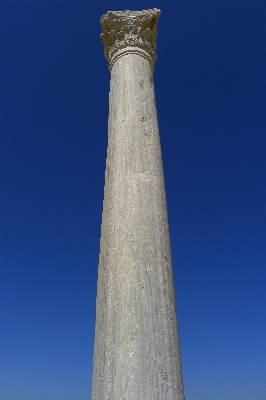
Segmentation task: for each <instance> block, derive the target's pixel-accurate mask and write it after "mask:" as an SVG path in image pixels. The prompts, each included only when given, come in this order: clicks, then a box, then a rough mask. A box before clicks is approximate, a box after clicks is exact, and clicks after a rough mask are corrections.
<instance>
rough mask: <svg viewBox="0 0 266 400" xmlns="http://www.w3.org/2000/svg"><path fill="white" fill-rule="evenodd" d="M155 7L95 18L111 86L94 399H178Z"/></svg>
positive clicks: (179, 374) (181, 393)
mask: <svg viewBox="0 0 266 400" xmlns="http://www.w3.org/2000/svg"><path fill="white" fill-rule="evenodd" d="M159 15H160V10H158V9H152V10H147V11H139V12H137V11H123V12H108V13H107V14H105V15H104V16H103V17H102V18H101V25H102V28H103V33H102V35H101V40H102V42H103V43H104V46H105V56H106V58H107V59H108V61H109V68H110V72H111V88H110V98H109V129H108V130H109V132H108V135H109V136H108V153H107V162H106V175H105V189H104V207H103V215H102V230H101V244H100V261H99V276H98V293H97V311H96V333H95V348H94V369H93V394H92V399H93V400H160V399H171V400H183V399H184V391H183V380H182V371H181V360H180V349H179V338H178V330H177V318H176V307H175V294H174V286H173V276H172V261H171V249H170V239H169V230H168V217H167V207H166V198H165V187H164V176H163V167H162V157H161V147H160V139H159V131H158V122H157V112H156V105H155V96H154V87H153V66H154V61H155V60H156V51H155V49H156V43H155V41H156V36H157V29H156V25H157V21H158V18H159Z"/></svg>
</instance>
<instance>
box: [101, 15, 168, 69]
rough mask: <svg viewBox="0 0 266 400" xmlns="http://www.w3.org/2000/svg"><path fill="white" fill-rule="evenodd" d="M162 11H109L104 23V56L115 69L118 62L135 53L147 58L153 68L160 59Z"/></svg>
mask: <svg viewBox="0 0 266 400" xmlns="http://www.w3.org/2000/svg"><path fill="white" fill-rule="evenodd" d="M160 13H161V11H160V10H159V9H157V8H152V9H150V10H143V11H129V10H126V11H108V12H107V13H106V14H105V15H103V16H102V18H101V19H100V22H101V25H102V28H103V33H102V34H101V36H100V37H101V41H102V42H103V44H104V55H105V57H106V58H107V60H108V61H109V68H110V70H111V69H112V66H113V64H114V62H115V61H116V60H117V59H118V58H119V57H121V56H122V55H124V54H129V53H135V54H139V55H141V56H142V57H144V58H146V59H147V60H148V61H149V62H150V64H151V66H152V68H153V66H154V62H155V60H156V59H157V56H156V37H157V22H158V18H159V16H160Z"/></svg>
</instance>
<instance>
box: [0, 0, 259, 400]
mask: <svg viewBox="0 0 266 400" xmlns="http://www.w3.org/2000/svg"><path fill="white" fill-rule="evenodd" d="M152 7H157V8H161V10H162V14H161V17H160V20H159V24H158V31H159V36H158V40H157V49H158V61H157V62H156V65H155V75H154V79H155V89H156V98H157V108H158V117H159V127H160V134H161V142H162V151H163V160H164V169H165V180H166V189H167V199H168V210H169V221H170V230H171V240H172V250H173V262H174V275H175V286H176V298H177V308H178V314H179V329H180V338H181V350H182V362H183V374H184V383H185V393H186V400H265V399H266V379H265V377H266V272H265V267H266V202H265V200H266V157H265V151H266V74H265V72H266V51H265V50H266V27H265V26H266V25H265V21H266V2H265V0H262V1H259V0H252V1H251V0H250V1H245V0H176V1H167V0H165V1H161V0H157V1H146V0H143V1H139V0H134V1H127V0H124V1H115V0H114V1H106V0H103V1H98V2H95V1H94V2H92V1H89V0H86V1H85V0H38V1H36V0H31V1H30V0H23V1H22V0H1V2H0V15H1V21H0V35H1V47H0V60H1V61H0V71H1V72H0V85H1V86H0V91H1V104H0V129H1V154H0V156H1V167H0V170H1V175H0V177H1V192H0V195H1V260H0V262H1V268H0V318H1V319H0V324H1V327H0V335H1V336H0V399H1V400H89V399H90V392H91V374H92V358H93V340H94V324H95V299H96V283H97V264H98V253H99V238H100V224H101V212H102V201H103V186H104V170H105V157H106V147H107V116H108V92H109V79H110V77H109V71H108V67H107V60H106V59H105V58H104V55H103V45H102V44H101V42H100V39H99V35H100V33H101V27H100V24H99V19H100V17H101V16H102V15H103V14H105V13H106V12H107V11H108V10H124V9H135V10H138V9H146V8H152ZM154 400H157V399H154Z"/></svg>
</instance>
